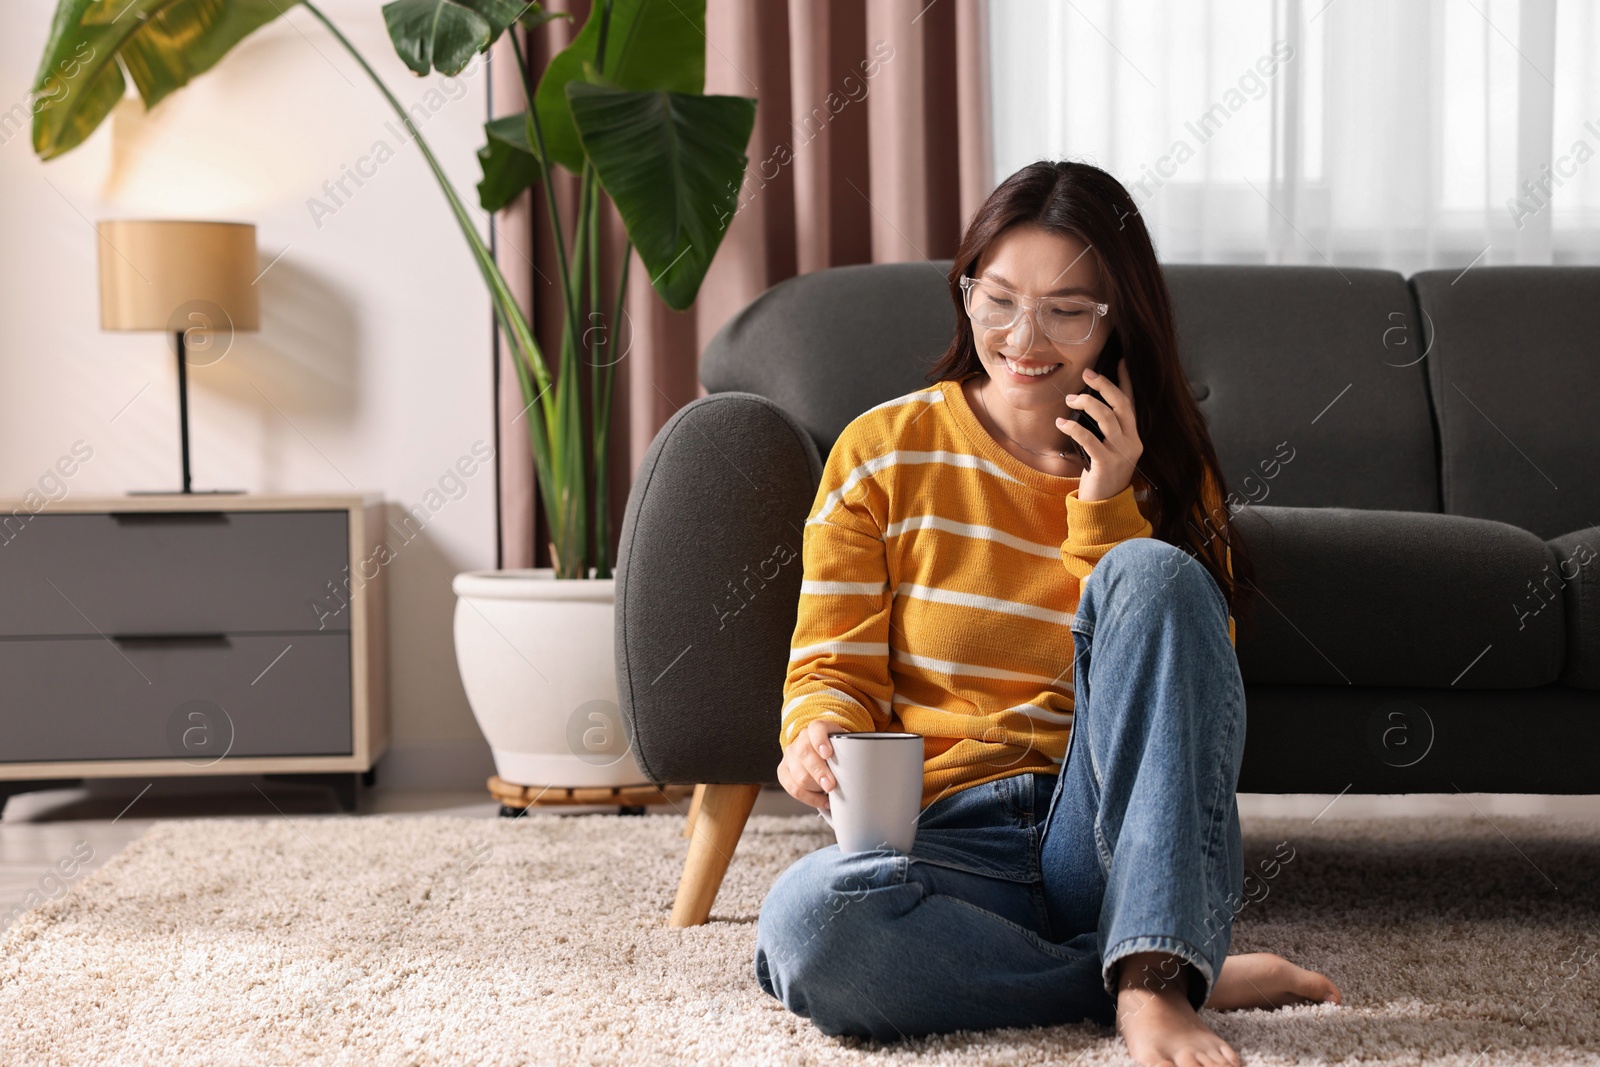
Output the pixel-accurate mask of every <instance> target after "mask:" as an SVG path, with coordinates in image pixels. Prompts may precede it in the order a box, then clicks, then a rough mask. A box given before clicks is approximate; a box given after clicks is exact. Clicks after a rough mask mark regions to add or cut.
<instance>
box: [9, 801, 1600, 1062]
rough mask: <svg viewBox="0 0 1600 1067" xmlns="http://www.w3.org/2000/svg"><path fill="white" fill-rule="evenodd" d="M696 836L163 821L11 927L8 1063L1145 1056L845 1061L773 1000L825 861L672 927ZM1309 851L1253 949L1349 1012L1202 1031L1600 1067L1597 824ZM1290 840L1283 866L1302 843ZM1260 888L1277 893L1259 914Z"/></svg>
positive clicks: (1278, 841)
mask: <svg viewBox="0 0 1600 1067" xmlns="http://www.w3.org/2000/svg"><path fill="white" fill-rule="evenodd" d="M682 826H683V820H682V818H681V817H680V816H675V815H650V816H643V817H617V816H603V815H590V816H577V817H574V816H568V817H562V816H556V815H545V814H536V815H529V816H526V817H524V818H522V819H518V820H494V819H486V820H479V819H462V818H450V817H427V818H413V817H382V816H369V817H361V818H325V819H318V818H306V817H296V818H294V819H293V820H292V821H291V820H290V819H287V818H275V819H271V820H266V821H250V822H246V821H237V820H190V821H183V822H169V823H163V824H159V825H157V826H156V827H155V828H154V829H152V830H151V831H150V832H149V833H148V834H146V835H145V836H144V837H143V838H141V839H140V840H138V841H136V842H135V843H133V844H132V845H131V846H129V847H128V848H127V849H126V850H125V851H124V852H122V853H121V854H119V855H117V856H116V857H114V858H113V859H112V860H111V861H110V862H109V863H107V864H106V866H105V867H104V868H103V869H101V870H99V871H96V872H95V873H94V874H92V875H90V876H88V877H86V878H84V879H83V881H82V882H81V883H79V884H78V885H77V886H76V887H75V888H74V890H73V891H72V892H71V893H69V894H67V895H66V896H64V897H62V898H61V899H59V900H57V901H54V902H51V903H48V904H46V905H44V906H43V907H41V908H39V909H38V910H36V911H33V912H30V913H28V914H27V915H25V916H23V917H22V918H21V919H19V920H18V922H17V923H16V925H15V926H13V927H12V929H11V930H10V931H9V933H8V934H7V935H6V937H5V939H4V962H3V964H0V1020H3V1022H4V1025H3V1026H0V1062H3V1063H8V1064H9V1063H16V1064H24V1063H25V1064H46V1063H117V1064H142V1063H159V1064H191V1063H193V1064H279V1063H284V1064H287V1063H334V1064H344V1063H348V1064H362V1065H367V1064H395V1065H400V1064H434V1063H463V1064H467V1063H470V1064H523V1063H538V1064H546V1063H548V1064H587V1063H593V1064H658V1063H661V1064H665V1063H696V1064H699V1063H706V1064H747V1063H748V1064H833V1063H848V1064H913V1063H916V1064H940V1065H943V1064H957V1063H962V1064H966V1063H973V1064H995V1065H1001V1064H1004V1065H1007V1067H1010V1065H1029V1064H1083V1065H1090V1064H1127V1063H1131V1062H1132V1060H1130V1059H1128V1058H1127V1057H1126V1055H1125V1054H1124V1052H1123V1049H1122V1044H1121V1041H1120V1039H1119V1038H1118V1037H1117V1036H1116V1034H1115V1032H1114V1031H1112V1030H1109V1029H1103V1028H1099V1027H1096V1026H1094V1025H1093V1024H1081V1025H1076V1026H1059V1027H1049V1028H1034V1029H1019V1030H1004V1031H992V1032H988V1033H963V1034H955V1035H945V1036H941V1037H934V1038H923V1039H915V1040H912V1041H909V1042H905V1043H901V1044H898V1045H879V1044H876V1043H873V1042H870V1041H858V1040H854V1039H835V1038H830V1037H828V1036H826V1035H824V1034H822V1033H821V1032H819V1031H817V1030H816V1029H815V1028H814V1027H812V1026H811V1024H810V1023H809V1022H807V1021H806V1020H804V1019H800V1018H797V1017H795V1016H793V1015H791V1014H789V1013H788V1012H787V1011H786V1010H785V1009H784V1008H783V1007H782V1006H781V1005H780V1004H779V1003H778V1002H777V1001H775V1000H773V999H772V998H770V997H768V996H766V995H765V994H764V993H762V992H761V991H760V989H759V988H758V987H757V986H756V984H755V978H754V975H753V972H752V954H753V949H754V941H755V920H756V915H757V911H758V909H759V907H760V904H761V900H762V897H763V896H764V894H765V892H766V889H767V887H768V886H769V885H770V884H771V882H772V880H773V879H774V878H775V877H776V876H777V874H778V873H779V872H780V871H781V870H782V869H783V868H784V867H785V866H786V865H787V864H789V863H790V862H792V861H793V860H795V859H796V858H798V857H799V856H801V855H803V854H804V853H806V852H808V851H810V850H812V849H815V848H818V847H821V846H822V845H824V844H826V843H828V841H829V840H830V839H829V838H828V837H827V836H826V831H825V828H823V827H821V826H820V824H819V822H818V821H817V820H814V819H807V818H790V817H784V816H757V817H756V818H754V819H752V820H751V824H750V826H749V829H748V830H747V831H746V833H745V836H744V840H743V841H742V842H741V844H740V846H739V850H738V854H737V855H736V856H735V858H734V862H733V866H732V869H731V870H730V872H729V875H728V880H727V882H726V883H725V885H724V887H723V890H722V894H721V896H720V897H719V898H718V901H717V906H716V909H715V911H714V912H713V914H712V921H711V922H710V923H709V924H707V925H705V926H702V927H698V928H694V929H688V930H672V929H668V928H667V927H666V926H665V920H666V917H667V914H668V912H669V911H670V909H671V905H672V895H673V892H674V889H675V888H676V885H677V879H678V869H679V864H680V863H681V862H682V859H683V856H684V852H685V849H686V847H687V843H686V841H685V840H684V839H683V838H682V836H681V829H682ZM1244 830H1245V843H1246V848H1247V856H1246V863H1247V869H1251V870H1257V869H1260V867H1261V864H1262V863H1263V861H1268V860H1270V859H1272V858H1277V859H1279V860H1280V861H1281V860H1282V858H1283V857H1284V856H1286V855H1289V854H1290V850H1291V849H1292V855H1293V858H1292V859H1291V860H1290V861H1289V862H1288V863H1286V864H1284V865H1283V866H1282V867H1281V868H1280V869H1279V870H1278V871H1277V873H1276V877H1274V878H1271V879H1270V880H1263V881H1262V882H1261V883H1259V884H1256V885H1255V888H1254V892H1253V895H1254V896H1255V897H1257V898H1259V899H1255V900H1252V901H1251V902H1250V903H1248V904H1246V905H1245V906H1244V907H1243V909H1242V910H1241V911H1240V913H1239V919H1238V926H1237V927H1236V932H1235V936H1234V951H1236V952H1237V951H1251V950H1258V949H1267V950H1271V951H1275V952H1279V953H1282V954H1283V955H1286V956H1288V957H1290V958H1291V959H1293V960H1295V961H1296V962H1299V963H1301V964H1304V965H1307V966H1311V967H1314V968H1317V969H1320V970H1323V971H1325V972H1326V973H1327V974H1328V975H1329V976H1330V977H1331V978H1333V980H1334V981H1335V982H1336V983H1337V984H1338V985H1339V986H1340V988H1341V989H1342V990H1343V991H1344V995H1345V1003H1344V1005H1342V1006H1333V1005H1315V1006H1310V1005H1308V1006H1301V1007H1296V1008H1285V1009H1280V1010H1278V1011H1273V1012H1267V1011H1253V1012H1244V1013H1232V1012H1230V1013H1225V1014H1218V1013H1215V1012H1210V1011H1207V1012H1205V1013H1204V1014H1205V1017H1206V1018H1207V1020H1208V1022H1209V1023H1210V1024H1211V1026H1212V1027H1213V1028H1214V1029H1216V1030H1217V1031H1218V1032H1219V1033H1220V1034H1222V1035H1223V1036H1224V1037H1225V1038H1226V1039H1227V1040H1229V1041H1230V1042H1232V1043H1233V1045H1234V1047H1235V1048H1237V1049H1238V1050H1239V1051H1240V1052H1241V1054H1242V1055H1243V1057H1244V1060H1245V1062H1246V1063H1247V1064H1263V1065H1265V1064H1287V1063H1361V1064H1365V1065H1379V1064H1382V1065H1388V1064H1418V1063H1428V1064H1456V1065H1462V1067H1466V1065H1473V1067H1489V1065H1492V1064H1538V1065H1542V1064H1557V1063H1600V1051H1596V1050H1600V982H1597V975H1600V965H1597V959H1596V957H1597V954H1600V924H1597V918H1600V829H1597V828H1595V827H1594V826H1592V825H1588V824H1582V823H1571V822H1560V821H1556V820H1553V819H1548V818H1509V817H1505V818H1502V817H1496V819H1495V821H1494V823H1492V824H1491V823H1490V822H1489V821H1488V820H1487V819H1484V818H1476V819H1461V818H1454V817H1449V818H1446V817H1433V818H1424V819H1410V820H1393V821H1372V820H1348V821H1341V820H1337V819H1333V818H1325V819H1321V820H1319V821H1317V822H1315V823H1313V822H1311V821H1310V820H1307V819H1261V818H1246V820H1245V822H1244ZM1285 842H1287V847H1285V845H1284V843H1285ZM1263 891H1265V896H1264V897H1263V896H1262V895H1261V894H1262V892H1263Z"/></svg>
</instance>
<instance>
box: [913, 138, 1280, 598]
mask: <svg viewBox="0 0 1600 1067" xmlns="http://www.w3.org/2000/svg"><path fill="white" fill-rule="evenodd" d="M1021 224H1032V225H1035V226H1039V227H1041V228H1042V229H1045V230H1047V231H1049V232H1051V233H1057V234H1063V235H1068V236H1071V237H1074V238H1076V239H1077V240H1079V241H1081V242H1082V243H1083V244H1084V245H1086V246H1087V247H1088V248H1089V250H1090V251H1091V252H1092V253H1093V258H1094V261H1095V265H1096V267H1097V268H1098V270H1099V274H1100V282H1101V286H1102V288H1103V290H1104V291H1103V292H1101V293H1100V294H1099V295H1100V299H1102V300H1104V301H1106V302H1107V303H1109V304H1110V305H1111V312H1110V315H1109V316H1108V321H1109V323H1110V327H1111V335H1110V336H1109V337H1108V338H1107V339H1106V347H1105V348H1104V349H1103V350H1102V353H1103V354H1114V353H1117V352H1120V353H1121V354H1122V356H1123V362H1124V363H1125V364H1126V365H1127V368H1128V374H1129V376H1130V377H1131V379H1132V381H1133V394H1134V405H1135V411H1136V417H1137V420H1138V429H1139V439H1140V441H1141V442H1142V443H1143V445H1144V451H1143V454H1142V455H1141V456H1140V457H1139V463H1138V468H1137V472H1136V477H1139V476H1142V477H1143V479H1144V481H1145V482H1146V483H1147V484H1148V485H1149V486H1150V489H1151V497H1150V504H1151V508H1150V510H1148V511H1147V512H1146V514H1147V515H1148V516H1149V518H1150V525H1151V527H1152V528H1153V530H1154V533H1155V536H1156V537H1157V538H1158V539H1160V540H1162V541H1165V542H1167V543H1168V544H1171V545H1176V546H1177V547H1179V548H1181V549H1183V550H1184V551H1186V552H1188V553H1189V555H1191V556H1193V557H1194V558H1196V559H1197V560H1199V561H1200V562H1201V563H1202V564H1203V565H1204V566H1205V568H1206V570H1207V571H1208V572H1210V574H1211V577H1212V578H1213V579H1215V580H1216V583H1217V587H1218V588H1219V589H1221V590H1222V593H1223V596H1224V597H1225V598H1226V599H1227V601H1228V606H1229V611H1230V612H1231V614H1232V615H1233V617H1234V620H1235V622H1236V623H1237V624H1238V627H1239V628H1241V629H1242V628H1243V627H1244V626H1245V625H1246V622H1247V620H1248V619H1250V618H1251V617H1252V616H1253V614H1254V612H1253V607H1254V597H1253V596H1251V595H1250V593H1249V592H1247V590H1250V589H1253V588H1254V581H1253V579H1254V577H1255V572H1254V568H1253V567H1252V565H1251V562H1250V558H1249V554H1248V552H1247V550H1246V548H1245V545H1244V543H1243V541H1242V540H1241V539H1240V538H1239V537H1238V536H1237V533H1236V531H1235V529H1234V526H1233V524H1232V522H1231V521H1230V518H1229V514H1228V509H1227V507H1226V506H1225V504H1224V502H1225V501H1226V500H1227V497H1228V486H1227V482H1226V481H1225V480H1224V479H1223V476H1222V467H1221V465H1220V464H1219V463H1218V462H1217V452H1216V449H1215V448H1214V447H1213V446H1212V444H1211V434H1210V431H1209V430H1207V428H1206V421H1205V416H1204V415H1202V414H1201V412H1200V408H1199V406H1198V405H1197V404H1196V403H1195V401H1194V396H1193V394H1192V393H1190V391H1189V382H1188V379H1187V377H1186V376H1185V375H1184V373H1183V365H1182V364H1181V363H1180V362H1179V360H1178V336H1177V330H1176V328H1175V327H1174V325H1173V317H1172V296H1171V294H1170V293H1168V291H1167V282H1166V278H1165V277H1164V276H1163V275H1162V273H1161V265H1160V264H1159V263H1158V262H1157V261H1156V252H1155V247H1154V246H1153V245H1152V244H1151V242H1150V234H1149V232H1148V231H1147V230H1146V229H1145V226H1144V219H1143V218H1142V217H1141V216H1140V214H1139V209H1138V208H1137V207H1136V206H1135V205H1134V202H1133V199H1132V197H1130V196H1129V195H1128V191H1127V190H1126V189H1124V188H1123V187H1122V183H1121V182H1119V181H1117V179H1115V178H1113V177H1112V176H1111V175H1109V174H1107V173H1106V172H1105V171H1103V170H1101V169H1100V168H1099V167H1094V166H1090V165H1089V164H1087V163H1076V162H1067V161H1061V162H1051V161H1048V160H1041V161H1039V162H1037V163H1030V164H1029V165H1028V166H1026V167H1023V168H1022V169H1021V170H1019V171H1017V172H1016V173H1015V174H1013V175H1012V176H1011V177H1009V178H1007V179H1006V180H1005V181H1003V182H1001V183H1000V185H999V187H998V188H996V189H995V191H994V192H992V193H990V194H989V198H988V199H987V200H985V201H984V203H983V206H982V207H980V208H979V209H978V211H977V214H975V215H974V216H973V218H972V222H971V223H970V224H969V225H968V226H967V231H966V234H965V235H964V236H963V237H962V238H961V245H960V247H959V248H957V249H956V254H955V262H954V264H952V266H951V267H950V279H949V280H950V299H951V300H952V301H953V302H954V303H955V307H956V334H955V337H954V339H953V340H951V342H950V347H949V349H947V350H946V351H945V353H944V355H943V356H941V357H940V358H939V361H938V362H937V363H935V364H934V365H933V368H932V369H931V370H930V371H929V372H928V381H929V382H930V383H932V382H941V381H948V380H954V381H960V380H962V379H964V378H968V377H971V376H972V375H973V374H985V373H987V371H985V370H984V367H983V362H982V360H980V359H979V358H978V352H977V348H976V347H975V345H974V343H973V337H972V323H971V321H970V320H969V319H968V318H967V313H966V307H965V305H964V304H963V302H962V293H961V285H960V280H961V276H962V275H964V274H970V273H972V272H973V271H975V270H976V269H977V265H978V261H979V260H980V259H982V258H983V255H984V253H986V252H987V251H988V250H989V248H990V247H991V246H992V245H993V244H994V242H995V241H996V240H997V239H998V238H999V237H1000V235H1001V234H1003V233H1005V232H1006V231H1007V230H1009V229H1010V228H1011V227H1013V226H1017V225H1021ZM1112 346H1116V347H1115V348H1113V347H1112ZM1208 472H1209V474H1210V476H1211V478H1212V479H1213V480H1214V484H1215V486H1216V498H1215V500H1214V501H1212V502H1211V503H1210V504H1209V505H1208V504H1207V503H1206V502H1205V501H1204V500H1203V499H1202V493H1201V489H1202V486H1203V485H1204V480H1205V477H1206V475H1207V473H1208ZM1230 555H1231V557H1232V558H1231V563H1232V566H1233V575H1232V576H1231V577H1230V576H1229V574H1228V564H1229V562H1230V560H1229V556H1230Z"/></svg>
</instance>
